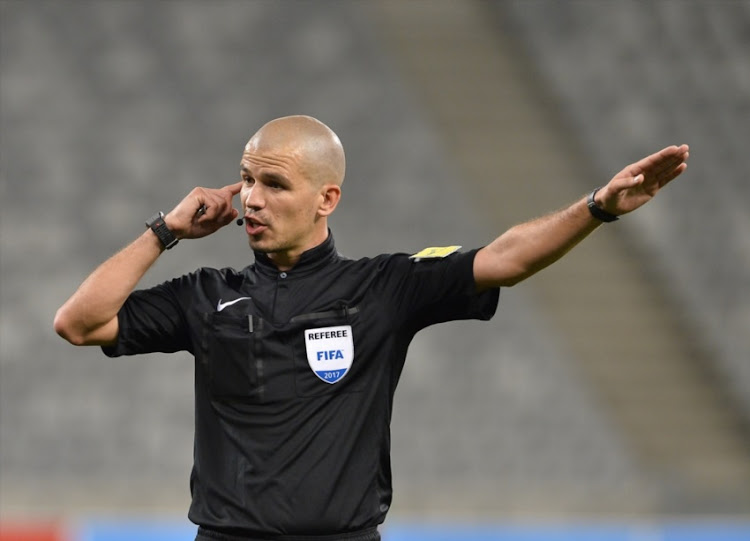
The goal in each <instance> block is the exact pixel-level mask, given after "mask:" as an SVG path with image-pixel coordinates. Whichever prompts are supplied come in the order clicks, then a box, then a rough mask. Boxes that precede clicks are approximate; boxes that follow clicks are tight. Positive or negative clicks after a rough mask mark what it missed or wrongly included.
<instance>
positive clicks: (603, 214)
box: [586, 187, 619, 222]
mask: <svg viewBox="0 0 750 541" xmlns="http://www.w3.org/2000/svg"><path fill="white" fill-rule="evenodd" d="M599 190H601V187H599V188H596V189H595V190H594V191H593V192H591V193H590V194H589V198H588V199H587V200H586V204H587V205H588V207H589V212H590V213H591V215H592V216H593V217H594V218H596V219H597V220H601V221H602V222H614V221H615V220H619V218H618V217H617V216H615V215H614V214H610V213H609V212H607V211H606V210H604V209H603V208H601V207H600V206H599V205H597V204H596V201H595V200H594V196H595V195H596V192H598V191H599Z"/></svg>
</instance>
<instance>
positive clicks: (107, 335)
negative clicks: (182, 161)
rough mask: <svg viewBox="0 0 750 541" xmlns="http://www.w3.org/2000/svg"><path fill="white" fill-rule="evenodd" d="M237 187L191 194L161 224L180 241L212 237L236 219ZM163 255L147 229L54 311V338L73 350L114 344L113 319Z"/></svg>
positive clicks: (97, 270)
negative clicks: (58, 338)
mask: <svg viewBox="0 0 750 541" xmlns="http://www.w3.org/2000/svg"><path fill="white" fill-rule="evenodd" d="M241 187H242V183H241V182H238V183H236V184H231V185H229V186H225V187H223V188H219V189H209V188H195V189H194V190H193V191H191V192H190V193H189V194H188V195H187V197H185V198H184V199H183V200H182V201H181V202H180V203H179V204H178V205H177V206H176V207H175V208H174V209H173V210H172V211H171V212H170V213H169V214H167V215H166V216H165V217H164V222H165V223H166V225H167V227H168V228H169V229H170V231H172V233H173V234H174V235H175V236H176V237H177V238H178V239H189V238H200V237H205V236H207V235H210V234H211V233H213V232H215V231H216V230H218V229H219V228H221V227H223V226H225V225H227V224H228V223H229V222H231V221H232V220H233V219H235V218H236V217H237V215H238V212H237V210H236V209H234V208H233V207H232V198H233V197H234V196H235V195H237V194H238V193H239V192H240V188H241ZM199 209H201V211H200V212H199ZM163 251H164V246H163V244H162V243H161V241H160V240H159V239H158V238H157V236H156V234H154V232H153V231H151V229H147V230H146V231H145V232H144V233H143V234H142V235H140V236H139V237H138V238H137V239H135V240H134V241H133V242H132V243H131V244H129V245H128V246H126V247H125V248H124V249H122V250H121V251H120V252H118V253H117V254H115V255H114V256H112V257H111V258H109V259H108V260H107V261H105V262H104V263H102V264H101V265H100V266H99V267H97V268H96V270H94V272H92V273H91V274H90V275H89V277H88V278H86V280H85V281H84V282H83V283H82V284H81V285H80V287H79V288H78V290H77V291H76V292H75V293H74V294H73V296H71V297H70V298H69V299H68V300H67V301H66V302H65V304H63V305H62V306H61V307H60V309H59V310H58V311H57V314H56V315H55V322H54V327H55V331H56V332H57V334H59V335H60V336H62V337H63V338H64V339H66V340H67V341H68V342H70V343H71V344H75V345H77V346H83V345H112V344H114V343H115V342H116V341H117V333H118V330H119V329H118V323H117V313H118V312H119V311H120V308H121V307H122V305H123V304H124V303H125V300H126V299H127V298H128V295H130V293H131V292H132V291H133V290H134V289H135V287H136V285H137V284H138V282H139V281H140V280H141V278H142V277H143V275H144V274H146V271H147V270H148V269H149V268H150V267H151V265H153V264H154V262H155V261H156V260H157V258H158V257H159V255H160V254H161V253H162V252H163Z"/></svg>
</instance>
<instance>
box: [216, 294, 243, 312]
mask: <svg viewBox="0 0 750 541" xmlns="http://www.w3.org/2000/svg"><path fill="white" fill-rule="evenodd" d="M251 298H252V297H240V298H239V299H234V300H233V301H227V302H221V299H219V304H217V305H216V311H217V312H221V311H222V310H223V309H224V308H226V307H227V306H232V305H233V304H234V303H236V302H240V301H247V300H250V299H251Z"/></svg>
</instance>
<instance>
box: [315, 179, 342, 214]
mask: <svg viewBox="0 0 750 541" xmlns="http://www.w3.org/2000/svg"><path fill="white" fill-rule="evenodd" d="M339 199H341V187H340V186H337V185H336V184H325V185H323V186H322V187H321V189H320V205H319V206H318V216H330V215H331V214H332V213H333V211H334V210H336V205H338V204H339Z"/></svg>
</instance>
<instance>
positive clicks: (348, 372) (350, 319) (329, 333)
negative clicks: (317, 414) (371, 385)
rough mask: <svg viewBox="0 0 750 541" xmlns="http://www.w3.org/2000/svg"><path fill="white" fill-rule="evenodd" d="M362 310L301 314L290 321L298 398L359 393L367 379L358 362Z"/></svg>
mask: <svg viewBox="0 0 750 541" xmlns="http://www.w3.org/2000/svg"><path fill="white" fill-rule="evenodd" d="M358 313H359V308H357V307H356V306H355V307H344V308H340V309H335V310H328V311H325V312H315V313H310V314H302V315H298V316H295V317H293V318H292V319H291V320H290V322H289V323H290V328H289V331H288V332H289V335H288V338H289V341H290V342H291V345H292V349H293V357H294V389H295V393H296V395H297V396H303V397H308V396H320V395H326V394H333V393H352V392H359V391H361V390H362V389H363V387H364V382H365V378H364V377H363V369H364V367H363V366H361V363H358V362H357V361H356V359H357V331H358V329H359V325H358V321H359V315H358Z"/></svg>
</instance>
